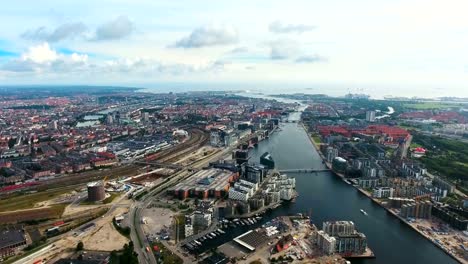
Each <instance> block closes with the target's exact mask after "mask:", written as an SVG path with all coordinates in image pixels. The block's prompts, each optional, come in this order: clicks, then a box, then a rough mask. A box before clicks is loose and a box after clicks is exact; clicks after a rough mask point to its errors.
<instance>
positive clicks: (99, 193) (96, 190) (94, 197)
mask: <svg viewBox="0 0 468 264" xmlns="http://www.w3.org/2000/svg"><path fill="white" fill-rule="evenodd" d="M105 198H106V191H105V189H104V184H103V182H102V181H96V182H90V183H88V201H90V202H99V201H102V200H104V199H105Z"/></svg>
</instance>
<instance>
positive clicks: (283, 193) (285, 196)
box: [280, 188, 294, 201]
mask: <svg viewBox="0 0 468 264" xmlns="http://www.w3.org/2000/svg"><path fill="white" fill-rule="evenodd" d="M293 197H294V190H293V188H282V189H281V190H280V199H281V200H287V201H289V200H291V199H292V198H293Z"/></svg>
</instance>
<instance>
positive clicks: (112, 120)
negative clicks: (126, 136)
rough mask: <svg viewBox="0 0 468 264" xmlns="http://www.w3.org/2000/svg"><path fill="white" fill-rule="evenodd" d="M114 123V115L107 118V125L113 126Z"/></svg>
mask: <svg viewBox="0 0 468 264" xmlns="http://www.w3.org/2000/svg"><path fill="white" fill-rule="evenodd" d="M113 123H114V117H113V115H111V114H108V115H107V116H106V124H108V125H112V124H113Z"/></svg>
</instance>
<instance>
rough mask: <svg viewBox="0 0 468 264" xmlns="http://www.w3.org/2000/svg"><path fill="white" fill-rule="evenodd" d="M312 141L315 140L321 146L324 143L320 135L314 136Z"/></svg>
mask: <svg viewBox="0 0 468 264" xmlns="http://www.w3.org/2000/svg"><path fill="white" fill-rule="evenodd" d="M312 139H313V140H314V142H315V144H321V143H322V139H321V138H320V135H317V134H312Z"/></svg>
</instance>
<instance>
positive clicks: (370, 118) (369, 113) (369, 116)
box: [366, 111, 375, 122]
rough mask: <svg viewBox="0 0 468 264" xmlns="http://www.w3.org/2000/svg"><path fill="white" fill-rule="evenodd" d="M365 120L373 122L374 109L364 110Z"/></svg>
mask: <svg viewBox="0 0 468 264" xmlns="http://www.w3.org/2000/svg"><path fill="white" fill-rule="evenodd" d="M366 121H367V122H375V111H367V112H366Z"/></svg>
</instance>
